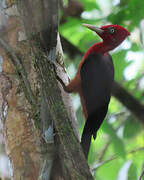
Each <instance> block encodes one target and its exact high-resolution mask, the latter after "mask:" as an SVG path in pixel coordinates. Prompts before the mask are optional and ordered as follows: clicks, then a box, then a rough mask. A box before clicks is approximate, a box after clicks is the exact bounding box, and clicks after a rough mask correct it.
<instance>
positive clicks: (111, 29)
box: [108, 28, 116, 34]
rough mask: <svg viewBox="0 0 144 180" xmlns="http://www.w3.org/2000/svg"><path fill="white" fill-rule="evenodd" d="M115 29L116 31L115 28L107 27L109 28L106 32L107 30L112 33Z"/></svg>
mask: <svg viewBox="0 0 144 180" xmlns="http://www.w3.org/2000/svg"><path fill="white" fill-rule="evenodd" d="M115 31H116V30H115V29H114V28H109V29H108V32H109V33H110V34H114V33H115Z"/></svg>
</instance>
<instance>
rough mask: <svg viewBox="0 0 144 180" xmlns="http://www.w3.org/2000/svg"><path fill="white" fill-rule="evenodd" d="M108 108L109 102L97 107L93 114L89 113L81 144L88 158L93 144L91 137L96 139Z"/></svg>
mask: <svg viewBox="0 0 144 180" xmlns="http://www.w3.org/2000/svg"><path fill="white" fill-rule="evenodd" d="M107 109H108V104H106V105H105V106H103V107H101V108H99V109H97V110H96V111H95V112H94V113H93V114H92V115H89V116H88V118H87V121H86V123H85V126H84V130H83V133H82V138H81V146H82V148H83V152H84V154H85V157H86V158H88V153H89V149H90V144H91V137H92V136H93V138H94V139H96V134H97V131H98V129H99V128H100V126H101V124H102V122H103V120H104V118H105V116H106V113H107Z"/></svg>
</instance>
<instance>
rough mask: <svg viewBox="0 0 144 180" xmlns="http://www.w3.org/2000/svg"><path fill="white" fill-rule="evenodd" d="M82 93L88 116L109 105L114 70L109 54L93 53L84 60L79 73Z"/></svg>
mask: <svg viewBox="0 0 144 180" xmlns="http://www.w3.org/2000/svg"><path fill="white" fill-rule="evenodd" d="M80 76H81V83H82V92H83V97H84V100H85V105H86V109H87V113H88V116H90V115H92V114H93V113H94V112H95V111H96V110H97V109H99V108H101V107H103V106H105V105H106V104H108V103H109V100H110V95H111V88H112V84H113V80H114V68H113V63H112V58H111V56H110V55H109V54H107V55H105V56H104V55H101V54H97V53H93V54H90V55H88V57H87V58H86V59H85V61H84V63H83V65H82V67H81V71H80Z"/></svg>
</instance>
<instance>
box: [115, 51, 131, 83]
mask: <svg viewBox="0 0 144 180" xmlns="http://www.w3.org/2000/svg"><path fill="white" fill-rule="evenodd" d="M126 53H127V51H126V50H122V51H120V52H117V53H114V54H113V55H112V58H113V63H114V67H115V80H117V81H122V80H123V79H124V78H123V71H124V69H125V68H126V67H127V66H128V65H130V64H131V62H127V61H126V60H125V56H126Z"/></svg>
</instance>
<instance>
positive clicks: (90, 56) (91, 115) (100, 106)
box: [62, 24, 130, 157]
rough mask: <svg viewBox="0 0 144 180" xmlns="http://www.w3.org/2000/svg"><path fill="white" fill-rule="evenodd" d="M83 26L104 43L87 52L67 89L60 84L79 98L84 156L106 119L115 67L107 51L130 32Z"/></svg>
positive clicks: (65, 87) (115, 28)
mask: <svg viewBox="0 0 144 180" xmlns="http://www.w3.org/2000/svg"><path fill="white" fill-rule="evenodd" d="M84 26H86V27H88V28H89V29H91V30H93V31H95V32H96V33H97V34H98V35H99V36H100V37H101V38H102V39H103V41H102V42H99V43H95V44H94V45H93V46H91V47H90V48H89V49H88V51H87V52H86V53H85V54H84V56H83V58H82V60H81V62H80V64H79V67H78V71H77V73H76V76H75V77H74V79H73V80H72V81H71V82H70V83H69V84H68V85H67V86H65V85H64V83H62V85H63V87H64V89H65V91H67V92H69V93H71V92H76V93H79V95H80V99H81V104H82V107H83V114H84V116H85V118H86V124H85V127H84V130H83V134H82V139H81V144H82V147H83V151H84V153H85V156H86V157H87V156H88V151H89V146H90V142H91V136H92V135H93V137H94V138H96V132H97V130H98V129H99V127H100V125H101V123H102V122H103V120H104V118H105V116H106V113H107V109H108V104H109V100H110V96H111V88H112V83H113V79H114V68H113V63H112V58H111V56H110V55H109V54H108V52H109V51H110V50H112V49H114V48H116V47H117V46H118V45H119V44H120V43H121V42H122V41H123V40H124V39H125V38H126V37H127V36H128V35H130V33H129V32H128V31H127V30H126V29H125V28H123V27H121V26H119V25H107V26H102V27H101V28H97V27H95V26H93V25H89V24H84Z"/></svg>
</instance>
